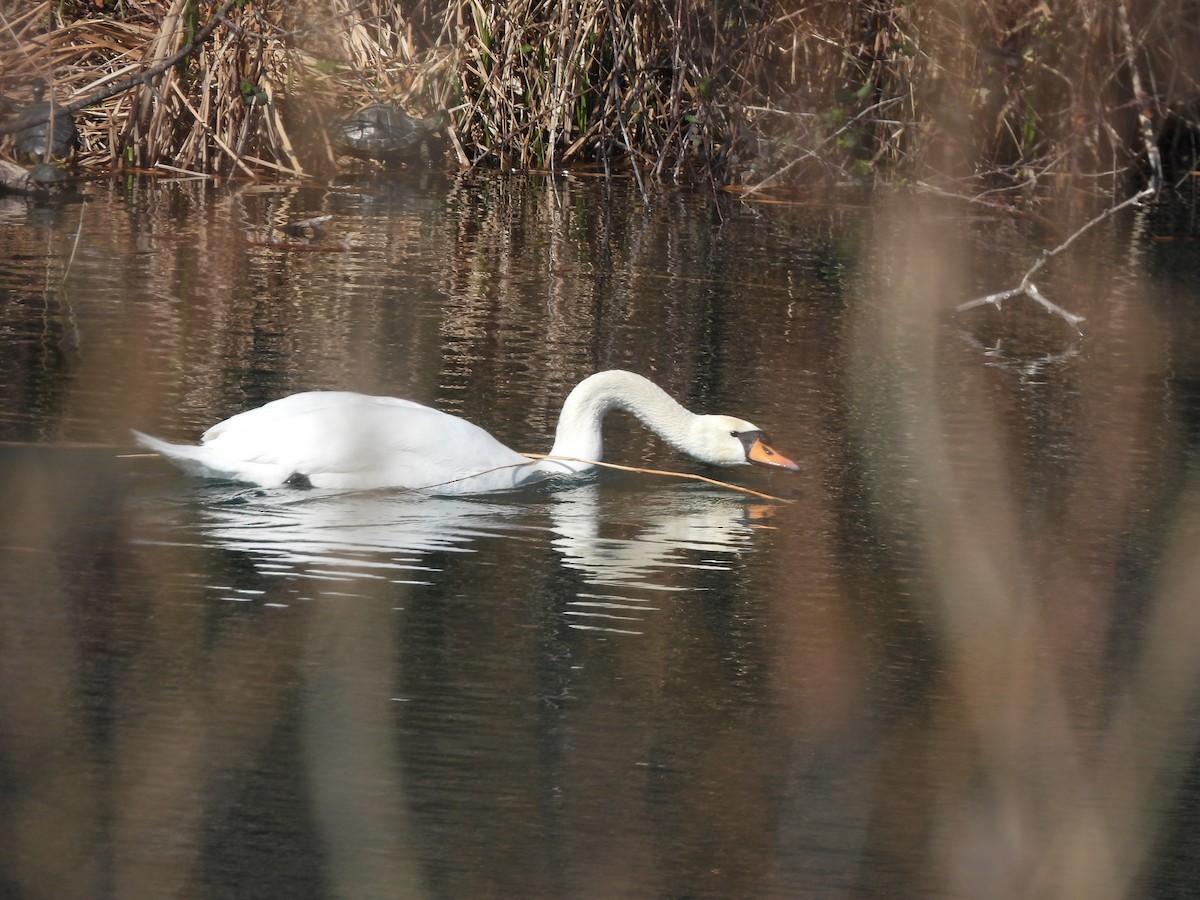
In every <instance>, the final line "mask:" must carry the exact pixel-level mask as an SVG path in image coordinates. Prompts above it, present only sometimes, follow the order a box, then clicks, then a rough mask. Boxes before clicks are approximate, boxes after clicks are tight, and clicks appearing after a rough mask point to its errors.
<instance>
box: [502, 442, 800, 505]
mask: <svg viewBox="0 0 1200 900" xmlns="http://www.w3.org/2000/svg"><path fill="white" fill-rule="evenodd" d="M521 455H522V456H528V457H529V458H530V459H548V460H551V461H553V460H559V461H560V462H575V463H587V465H589V466H600V467H602V468H605V469H616V470H617V471H618V472H639V473H641V474H643V475H663V476H665V477H667V478H687V479H689V480H691V481H703V482H704V483H705V484H711V485H715V486H716V487H722V488H728V489H729V490H731V491H738V492H739V493H742V494H749V495H750V496H751V497H759V498H760V499H762V500H774V501H775V502H776V503H795V502H796V501H795V500H789V499H787V498H786V497H776V496H774V495H772V494H764V493H763V492H762V491H756V490H754V489H753V488H748V487H742V486H741V485H740V484H730V483H729V482H728V481H718V480H717V479H715V478H708V477H706V476H704V475H695V474H693V473H691V472H668V471H667V470H666V469H646V468H643V467H642V466H623V465H621V464H620V463H608V462H600V461H599V460H595V459H580V458H578V457H576V456H550V455H549V454H546V453H522V454H521Z"/></svg>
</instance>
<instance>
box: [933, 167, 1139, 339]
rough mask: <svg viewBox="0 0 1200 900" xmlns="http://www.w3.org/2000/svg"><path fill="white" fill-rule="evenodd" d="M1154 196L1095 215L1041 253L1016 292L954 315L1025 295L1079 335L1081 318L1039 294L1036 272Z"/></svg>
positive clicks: (980, 300)
mask: <svg viewBox="0 0 1200 900" xmlns="http://www.w3.org/2000/svg"><path fill="white" fill-rule="evenodd" d="M1155 193H1157V188H1155V187H1153V186H1151V187H1148V188H1146V189H1145V190H1142V191H1140V192H1138V193H1136V194H1134V195H1133V196H1132V197H1129V198H1128V199H1126V200H1123V201H1122V202H1120V203H1118V204H1117V205H1116V206H1111V207H1109V208H1108V209H1106V210H1104V212H1102V213H1100V215H1098V216H1096V217H1095V218H1093V219H1091V220H1090V221H1088V222H1086V223H1085V224H1084V225H1083V226H1082V227H1080V228H1079V229H1078V230H1077V231H1076V232H1075V233H1074V234H1072V235H1071V236H1070V237H1068V238H1067V239H1066V240H1065V241H1063V242H1062V243H1061V244H1059V245H1058V246H1057V247H1055V248H1053V249H1052V250H1046V251H1044V252H1043V253H1042V255H1041V256H1040V257H1039V258H1038V260H1037V262H1035V263H1034V264H1033V265H1032V266H1030V267H1029V271H1027V272H1026V273H1025V276H1024V277H1023V278H1022V279H1021V283H1020V284H1018V285H1017V286H1016V287H1015V288H1009V289H1008V290H1007V291H999V292H998V293H995V294H987V295H986V296H983V297H976V298H975V299H974V300H967V301H966V302H964V303H960V304H959V305H958V306H956V307H955V308H954V311H955V312H956V313H961V312H966V311H967V310H969V309H975V308H976V307H977V306H985V305H988V304H991V305H992V306H995V307H996V308H997V309H999V308H1000V304H1001V303H1003V302H1004V301H1005V300H1008V299H1009V298H1010V297H1015V296H1017V295H1018V294H1024V295H1025V296H1026V297H1028V298H1029V299H1030V300H1032V301H1034V302H1035V303H1037V304H1038V305H1039V306H1041V307H1043V308H1044V309H1045V310H1046V311H1047V312H1051V313H1053V314H1054V315H1056V316H1059V317H1060V318H1062V319H1063V320H1065V321H1066V322H1067V324H1069V325H1071V326H1072V327H1073V328H1075V330H1076V331H1079V323H1080V322H1082V321H1083V319H1084V317H1083V316H1080V315H1076V314H1075V313H1072V312H1068V311H1067V310H1065V309H1063V308H1062V307H1061V306H1059V305H1058V304H1057V303H1053V302H1052V301H1050V300H1048V299H1046V297H1045V296H1044V295H1043V294H1042V292H1041V291H1039V290H1038V287H1037V285H1036V284H1034V283H1033V276H1034V275H1035V274H1037V272H1038V271H1040V270H1041V268H1042V266H1044V265H1045V264H1046V263H1048V262H1049V261H1050V260H1052V259H1053V258H1054V257H1056V256H1058V254H1060V253H1062V252H1063V251H1064V250H1066V249H1067V248H1068V247H1070V246H1071V244H1073V243H1074V242H1075V241H1076V240H1077V239H1078V238H1079V237H1080V235H1082V234H1084V233H1086V232H1088V231H1090V230H1091V229H1092V228H1094V227H1095V226H1097V225H1099V224H1100V223H1101V222H1103V221H1104V220H1105V219H1107V218H1108V217H1109V216H1111V215H1113V214H1114V213H1117V212H1120V211H1121V210H1122V209H1124V208H1125V207H1127V206H1133V205H1136V204H1138V203H1140V202H1141V201H1143V200H1147V199H1149V198H1150V197H1152V196H1154V194H1155ZM1079 333H1080V334H1082V333H1083V332H1079Z"/></svg>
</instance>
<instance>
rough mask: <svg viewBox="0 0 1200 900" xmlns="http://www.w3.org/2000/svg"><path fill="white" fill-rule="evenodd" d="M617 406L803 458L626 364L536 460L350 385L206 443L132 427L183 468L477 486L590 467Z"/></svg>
mask: <svg viewBox="0 0 1200 900" xmlns="http://www.w3.org/2000/svg"><path fill="white" fill-rule="evenodd" d="M611 409H622V410H625V411H627V412H630V413H632V414H633V415H635V416H637V418H639V419H640V420H641V421H642V422H643V423H645V424H646V425H648V426H649V427H650V428H651V429H653V430H654V431H655V432H657V433H658V434H659V435H660V436H661V437H662V438H663V439H664V440H666V441H667V443H669V444H671V445H672V446H673V447H675V448H676V449H678V450H681V451H683V452H684V453H686V454H688V455H689V456H693V457H695V458H696V459H698V460H701V461H702V462H706V463H711V464H713V465H718V466H736V465H744V464H746V463H758V464H759V465H765V466H775V467H778V468H782V469H789V470H793V471H794V470H796V469H798V468H799V466H797V465H796V464H795V463H794V462H792V461H791V460H790V459H788V458H786V457H784V456H781V455H780V454H778V453H776V452H775V451H774V450H772V449H771V448H770V447H769V446H768V445H767V444H766V442H765V441H764V439H763V435H762V432H761V431H760V430H759V429H758V428H757V427H755V426H754V425H751V424H750V423H749V422H746V421H743V420H742V419H734V418H731V417H729V416H702V415H696V414H695V413H692V412H688V410H686V409H684V408H683V407H682V406H680V405H679V404H678V403H676V402H675V401H674V400H673V399H671V397H670V395H668V394H667V393H666V391H664V390H663V389H662V388H660V387H658V386H657V385H655V384H654V383H653V382H651V381H648V380H647V379H645V378H643V377H642V376H640V375H635V374H633V373H632V372H623V371H619V370H612V371H607V372H598V373H596V374H595V375H592V376H590V377H589V378H585V379H584V380H583V381H581V382H580V383H579V384H577V385H576V386H575V388H574V390H572V391H571V393H570V394H569V395H568V396H567V399H566V402H565V403H563V408H562V412H561V413H560V414H559V419H558V428H557V431H556V433H555V437H554V448H553V449H552V450H551V451H550V456H556V457H568V459H565V460H549V459H544V460H537V461H533V460H530V459H529V458H528V457H525V456H522V455H521V454H520V453H517V452H516V451H515V450H510V449H509V448H508V447H506V446H504V445H503V444H501V443H500V442H499V441H497V440H496V439H495V438H494V437H492V436H491V435H490V434H488V433H487V432H486V431H484V430H483V429H482V428H480V427H478V426H477V425H472V424H471V423H470V422H468V421H466V420H465V419H460V418H458V417H457V416H452V415H450V414H448V413H444V412H439V411H438V410H436V409H431V408H429V407H428V406H422V405H421V404H419V403H413V402H412V401H410V400H398V399H396V398H394V397H370V396H367V395H365V394H353V393H349V392H344V391H311V392H308V393H303V394H293V395H292V396H290V397H284V398H283V399H281V400H275V401H272V402H271V403H268V404H266V405H265V406H261V407H259V408H258V409H251V410H248V411H246V412H243V413H238V414H237V415H235V416H232V417H231V418H228V419H226V420H225V421H224V422H221V423H219V424H217V425H214V426H213V427H212V428H210V429H208V431H206V432H205V433H204V436H203V437H202V438H201V442H202V443H201V446H198V447H197V446H191V445H185V444H168V443H167V442H165V441H160V440H158V439H157V438H153V437H150V436H149V435H146V434H142V433H141V432H138V431H134V432H133V435H134V437H135V438H136V439H137V441H138V443H140V444H141V445H142V446H144V447H147V448H149V449H151V450H154V451H156V452H158V453H161V454H162V455H163V456H165V457H166V458H167V459H169V460H170V461H171V462H173V463H175V464H176V465H177V466H179V467H180V468H182V469H183V470H184V471H185V472H188V473H190V474H193V475H204V476H208V477H216V478H228V479H232V480H234V481H245V482H250V483H253V484H259V485H262V486H263V487H277V486H279V485H282V484H298V485H312V486H314V487H320V488H341V489H368V488H385V487H397V488H413V489H422V490H428V491H430V492H431V493H435V494H480V493H487V492H489V491H500V490H507V489H511V488H514V487H519V486H521V485H524V484H529V483H531V482H533V481H539V480H543V479H545V478H548V477H551V476H555V475H569V474H572V473H576V472H582V471H584V470H586V469H588V468H590V467H591V466H590V465H589V463H587V462H585V460H599V459H600V457H601V454H602V452H603V442H602V439H601V435H600V425H601V422H602V421H603V419H604V416H605V414H607V413H608V411H609V410H611Z"/></svg>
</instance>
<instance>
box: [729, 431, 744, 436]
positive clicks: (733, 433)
mask: <svg viewBox="0 0 1200 900" xmlns="http://www.w3.org/2000/svg"><path fill="white" fill-rule="evenodd" d="M729 436H730V437H735V438H740V437H741V435H740V434H738V433H737V432H736V431H731V432H729Z"/></svg>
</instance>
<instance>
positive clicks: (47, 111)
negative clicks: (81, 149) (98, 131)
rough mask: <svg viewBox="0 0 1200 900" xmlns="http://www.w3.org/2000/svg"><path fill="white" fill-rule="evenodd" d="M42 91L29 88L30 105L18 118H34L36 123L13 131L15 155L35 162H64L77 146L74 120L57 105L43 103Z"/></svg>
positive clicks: (40, 86)
mask: <svg viewBox="0 0 1200 900" xmlns="http://www.w3.org/2000/svg"><path fill="white" fill-rule="evenodd" d="M45 91H46V89H45V88H44V87H43V86H42V85H40V84H39V85H37V86H36V87H35V88H34V89H33V103H32V105H30V106H29V107H28V108H27V109H26V110H25V111H24V112H23V113H22V114H21V118H22V119H23V118H27V117H36V120H35V121H31V122H30V123H29V124H28V125H27V126H25V127H24V128H22V129H20V130H19V131H17V132H15V134H16V138H17V144H16V146H17V153H19V154H21V155H22V156H24V157H26V158H33V159H36V160H37V161H38V162H48V161H49V160H51V159H66V158H68V157H69V156H70V155H71V153H72V151H73V150H75V148H76V147H78V146H79V129H78V128H76V127H75V117H74V116H73V115H72V114H71V113H70V111H68V110H66V109H63V108H62V107H61V106H60V105H58V104H56V103H53V102H52V101H50V100H43V99H42V97H43V96H44V95H45Z"/></svg>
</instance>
